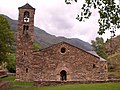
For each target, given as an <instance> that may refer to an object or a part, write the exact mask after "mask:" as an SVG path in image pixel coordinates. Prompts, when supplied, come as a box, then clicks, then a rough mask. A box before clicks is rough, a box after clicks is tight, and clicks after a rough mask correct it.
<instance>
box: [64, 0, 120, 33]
mask: <svg viewBox="0 0 120 90" xmlns="http://www.w3.org/2000/svg"><path fill="white" fill-rule="evenodd" d="M70 1H72V0H65V2H66V4H71V2H70ZM74 1H75V2H77V1H78V0H74ZM84 1H85V2H84V4H83V6H82V7H81V10H80V14H79V15H77V18H76V19H77V20H79V21H85V19H89V17H90V16H91V14H92V12H93V9H96V10H97V11H98V14H99V19H98V23H99V31H98V33H99V34H100V35H102V34H103V33H105V31H106V30H110V31H111V30H113V31H115V30H116V29H119V28H120V5H119V3H116V0H84ZM118 1H119V0H118Z"/></svg>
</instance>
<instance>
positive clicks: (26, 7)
mask: <svg viewBox="0 0 120 90" xmlns="http://www.w3.org/2000/svg"><path fill="white" fill-rule="evenodd" d="M18 9H34V10H35V8H33V7H32V6H31V5H30V4H28V3H26V4H25V5H23V6H21V7H19V8H18Z"/></svg>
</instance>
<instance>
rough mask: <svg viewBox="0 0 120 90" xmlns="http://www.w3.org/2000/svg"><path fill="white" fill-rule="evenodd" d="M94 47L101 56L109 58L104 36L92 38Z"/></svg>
mask: <svg viewBox="0 0 120 90" xmlns="http://www.w3.org/2000/svg"><path fill="white" fill-rule="evenodd" d="M91 43H92V46H93V48H94V49H95V51H96V52H97V54H98V55H99V56H101V57H102V58H104V59H106V58H107V54H106V49H105V46H104V40H103V38H102V37H101V38H99V37H97V38H96V40H95V41H94V40H92V41H91Z"/></svg>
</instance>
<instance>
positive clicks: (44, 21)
mask: <svg viewBox="0 0 120 90" xmlns="http://www.w3.org/2000/svg"><path fill="white" fill-rule="evenodd" d="M83 1H84V0H78V3H75V2H73V4H71V5H66V4H65V0H0V14H5V15H7V16H9V17H10V18H12V19H16V20H17V19H18V7H21V6H23V5H25V4H26V3H29V4H30V5H31V6H33V7H34V8H36V11H35V26H37V27H39V28H41V29H43V30H45V31H46V32H48V33H50V34H52V35H56V36H64V37H68V38H79V39H81V40H84V41H86V42H91V40H94V39H95V38H96V37H97V36H99V35H98V34H97V31H98V28H99V27H98V23H97V20H98V14H97V12H96V11H93V15H92V16H91V18H90V19H89V20H86V21H85V22H79V21H77V20H76V19H75V18H76V16H77V14H79V12H80V7H81V5H82V2H83ZM116 34H117V35H119V34H120V32H116ZM103 38H104V39H105V40H106V39H107V38H110V33H109V31H108V32H107V33H106V34H105V35H103Z"/></svg>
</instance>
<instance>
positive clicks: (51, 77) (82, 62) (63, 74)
mask: <svg viewBox="0 0 120 90" xmlns="http://www.w3.org/2000/svg"><path fill="white" fill-rule="evenodd" d="M34 14H35V8H33V7H32V6H31V5H29V4H28V3H27V4H25V5H24V6H22V7H19V19H18V31H17V34H16V43H17V48H16V80H18V81H36V80H37V81H106V80H107V79H108V76H107V62H106V60H104V59H102V58H101V57H99V56H98V55H96V54H93V53H92V52H89V51H85V50H83V49H81V48H78V47H76V46H74V45H71V44H69V43H66V42H60V43H57V44H54V45H52V46H49V47H47V48H44V49H41V50H39V51H33V50H32V45H33V42H34Z"/></svg>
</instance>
